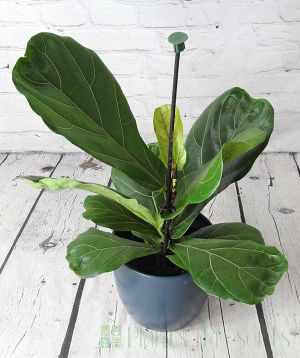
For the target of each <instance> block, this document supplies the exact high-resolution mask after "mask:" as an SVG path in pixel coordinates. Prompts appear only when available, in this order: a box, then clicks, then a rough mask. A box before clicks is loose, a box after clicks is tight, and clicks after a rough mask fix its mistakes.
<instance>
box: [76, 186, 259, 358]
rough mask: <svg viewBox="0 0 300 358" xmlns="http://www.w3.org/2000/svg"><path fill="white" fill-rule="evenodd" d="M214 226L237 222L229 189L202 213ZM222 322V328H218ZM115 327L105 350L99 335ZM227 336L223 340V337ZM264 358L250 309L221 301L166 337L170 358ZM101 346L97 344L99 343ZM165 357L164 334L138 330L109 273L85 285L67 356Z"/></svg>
mask: <svg viewBox="0 0 300 358" xmlns="http://www.w3.org/2000/svg"><path fill="white" fill-rule="evenodd" d="M206 212H207V214H208V216H211V220H212V222H214V223H217V222H226V221H240V214H239V209H238V202H237V195H236V191H235V188H234V186H231V187H230V188H229V189H228V190H227V191H226V192H224V193H222V194H221V195H220V196H218V198H217V199H216V200H215V201H214V203H213V205H212V206H211V207H210V210H206ZM223 321H224V324H223ZM113 325H117V326H118V327H119V328H120V330H121V334H120V337H114V338H112V336H111V335H110V334H109V338H110V339H115V340H117V343H119V345H120V347H111V348H109V347H105V343H109V340H107V341H106V340H103V341H102V342H101V341H100V338H101V330H104V329H105V326H107V327H108V329H109V330H111V329H112V327H113ZM225 332H226V336H225ZM226 340H227V341H228V349H229V352H230V355H231V357H238V356H241V355H243V356H244V357H252V356H253V354H255V355H256V356H257V357H265V348H264V346H263V344H261V345H259V344H258V341H261V342H262V339H261V334H260V327H259V322H258V318H257V315H256V310H255V307H254V306H247V305H243V304H238V303H234V302H231V301H221V303H220V300H219V299H217V298H214V297H210V298H209V302H208V304H207V305H206V307H205V308H204V309H203V310H202V312H201V313H200V315H199V316H198V317H197V318H196V319H195V320H194V321H193V322H192V323H191V324H190V325H188V326H187V327H185V328H183V329H182V330H180V331H177V332H169V333H168V348H167V349H168V355H169V356H170V357H178V358H179V357H199V356H200V355H202V356H203V357H209V358H210V357H220V358H221V357H222V358H223V357H226V356H228V353H227V346H226V344H227V343H226ZM99 341H100V342H99ZM84 355H85V356H87V357H99V356H100V355H101V357H110V358H113V357H132V356H145V357H152V356H154V355H155V356H157V357H165V356H166V341H165V333H161V332H152V331H149V330H146V329H144V328H142V327H140V326H139V325H138V324H136V323H135V322H134V320H133V319H132V318H131V317H130V316H129V315H128V314H127V313H126V310H125V307H124V306H123V304H122V302H121V301H120V300H119V298H118V295H117V292H116V288H115V285H114V281H113V275H112V274H111V273H108V274H104V275H101V276H100V277H97V278H95V279H90V280H88V281H87V282H86V285H85V289H84V292H83V296H82V299H81V305H80V310H79V314H78V318H77V322H76V326H75V330H74V334H73V340H72V344H71V348H70V356H71V357H72V358H73V357H74V358H75V357H82V356H84Z"/></svg>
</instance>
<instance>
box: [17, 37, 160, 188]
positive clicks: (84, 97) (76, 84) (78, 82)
mask: <svg viewBox="0 0 300 358" xmlns="http://www.w3.org/2000/svg"><path fill="white" fill-rule="evenodd" d="M13 81H14V84H15V86H16V88H17V89H18V91H19V92H21V93H22V94H24V95H25V97H26V98H27V100H28V102H29V104H30V106H31V108H32V109H33V110H34V111H35V112H36V113H37V114H38V115H40V116H41V117H42V119H43V121H44V122H45V123H46V125H47V126H48V127H49V128H50V129H51V130H52V131H54V132H55V133H58V134H61V135H63V136H64V137H65V138H67V139H68V140H69V141H70V142H72V143H73V144H75V145H77V146H78V147H80V148H81V149H83V150H84V151H86V152H87V153H89V154H91V155H92V156H93V157H95V158H97V159H99V160H101V161H103V162H104V163H107V164H109V165H111V166H113V167H115V168H118V169H120V170H121V171H123V172H124V173H126V174H127V175H128V176H130V177H131V178H133V179H134V180H136V181H137V182H138V183H140V185H142V186H144V187H146V188H148V189H151V190H159V189H160V188H161V187H162V186H163V185H164V179H165V168H164V166H163V164H162V163H161V161H160V160H159V159H158V158H157V157H156V156H155V155H154V154H153V153H152V152H151V151H150V150H149V149H148V148H147V146H146V144H145V143H144V142H143V140H142V138H141V137H140V135H139V132H138V130H137V126H136V122H135V119H134V117H133V115H132V112H131V110H130V108H129V105H128V103H127V100H126V98H125V96H124V94H123V93H122V90H121V88H120V86H119V84H118V83H117V81H116V80H115V78H114V77H113V75H112V74H111V72H110V71H109V70H108V69H107V68H106V66H105V65H104V64H103V62H102V61H101V60H100V59H99V57H98V56H97V55H96V53H95V52H93V51H92V50H90V49H88V48H86V47H83V46H81V45H80V44H79V43H78V42H76V41H74V40H73V39H71V38H69V37H62V36H58V35H55V34H51V33H40V34H37V35H35V36H34V37H32V38H31V39H30V41H29V42H28V45H27V49H26V53H25V56H24V57H21V58H20V59H19V60H18V62H17V63H16V65H15V67H14V69H13Z"/></svg>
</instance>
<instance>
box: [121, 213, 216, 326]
mask: <svg viewBox="0 0 300 358" xmlns="http://www.w3.org/2000/svg"><path fill="white" fill-rule="evenodd" d="M207 225H211V223H210V222H209V220H208V219H206V218H205V217H204V216H203V215H201V214H200V215H199V216H198V217H197V218H196V220H195V222H194V225H193V226H192V227H191V231H194V230H196V228H199V227H203V226H207ZM114 275H115V281H116V285H117V289H118V292H119V295H120V298H121V300H122V302H123V304H124V305H125V307H126V309H127V311H128V313H129V314H130V315H131V316H132V317H133V318H134V319H135V321H137V322H138V323H139V324H141V325H142V326H144V327H147V328H149V329H152V330H155V331H165V330H168V331H174V330H178V329H180V328H182V327H184V326H185V325H187V324H188V323H189V322H190V321H192V320H193V319H194V318H195V316H196V315H197V314H198V313H199V312H200V310H201V308H202V307H203V305H204V304H205V302H206V300H207V297H208V295H207V294H206V293H205V292H204V291H203V290H201V289H200V288H199V287H198V286H197V285H196V284H195V283H194V282H193V280H192V278H191V276H190V274H189V273H187V272H184V273H181V274H178V275H174V276H158V275H151V274H147V273H143V272H140V271H138V270H136V269H134V268H133V267H130V263H128V264H126V265H123V266H121V267H120V268H118V269H117V270H115V272H114Z"/></svg>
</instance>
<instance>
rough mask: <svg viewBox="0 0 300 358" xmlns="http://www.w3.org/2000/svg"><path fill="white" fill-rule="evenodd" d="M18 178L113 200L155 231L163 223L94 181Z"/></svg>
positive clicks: (34, 185)
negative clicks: (77, 190) (79, 190)
mask: <svg viewBox="0 0 300 358" xmlns="http://www.w3.org/2000/svg"><path fill="white" fill-rule="evenodd" d="M20 178H21V179H24V180H25V181H26V182H28V183H29V184H30V185H31V186H33V187H34V188H37V189H43V188H46V189H50V190H54V191H57V190H64V189H81V190H86V191H89V192H92V193H95V194H98V195H101V196H102V197H103V198H105V199H107V200H110V201H113V202H115V203H117V204H119V205H120V206H121V207H124V208H125V209H127V210H129V211H131V212H132V213H134V215H136V216H137V217H139V218H140V219H142V220H143V221H145V222H147V223H149V224H150V225H152V226H153V227H154V228H156V231H157V232H159V233H161V231H160V229H161V227H162V224H163V219H162V218H161V217H160V216H159V215H158V214H156V213H154V212H152V211H151V210H149V209H147V208H145V207H144V206H142V205H140V204H139V203H138V202H137V201H136V200H135V199H128V198H125V197H124V196H122V195H120V194H119V193H117V192H116V191H115V190H113V189H109V188H107V187H106V186H103V185H100V184H95V183H86V182H81V181H78V180H75V179H69V178H49V177H38V176H26V177H20Z"/></svg>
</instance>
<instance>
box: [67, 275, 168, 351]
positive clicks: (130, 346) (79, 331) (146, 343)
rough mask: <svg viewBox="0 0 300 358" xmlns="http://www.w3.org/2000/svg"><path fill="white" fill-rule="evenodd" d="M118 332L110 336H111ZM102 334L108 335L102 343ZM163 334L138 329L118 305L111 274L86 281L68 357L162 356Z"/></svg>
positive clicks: (139, 327) (163, 348) (164, 349)
mask: <svg viewBox="0 0 300 358" xmlns="http://www.w3.org/2000/svg"><path fill="white" fill-rule="evenodd" d="M114 327H115V328H116V329H115V331H119V332H120V333H118V334H115V335H113V334H112V333H111V332H112V331H114ZM105 332H108V335H107V339H105ZM165 342H166V334H165V333H164V332H152V331H150V330H147V329H145V328H143V327H141V326H140V325H138V324H137V323H136V322H135V321H134V320H133V319H132V318H131V317H130V316H129V315H128V314H127V312H126V310H125V308H124V306H123V304H122V303H121V301H120V299H119V297H118V294H117V290H116V287H115V282H114V279H113V274H112V273H105V274H103V275H101V276H99V277H97V278H93V279H89V280H87V282H86V284H85V289H84V291H83V295H82V299H81V304H80V309H79V314H78V317H77V322H76V326H75V329H74V334H73V339H72V344H71V347H70V357H72V358H81V357H89V358H90V357H91V358H94V357H100V356H101V357H109V358H113V357H122V358H131V357H146V358H152V357H153V356H155V357H158V358H163V357H165V356H166V344H165Z"/></svg>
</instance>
